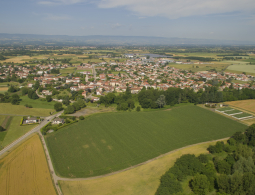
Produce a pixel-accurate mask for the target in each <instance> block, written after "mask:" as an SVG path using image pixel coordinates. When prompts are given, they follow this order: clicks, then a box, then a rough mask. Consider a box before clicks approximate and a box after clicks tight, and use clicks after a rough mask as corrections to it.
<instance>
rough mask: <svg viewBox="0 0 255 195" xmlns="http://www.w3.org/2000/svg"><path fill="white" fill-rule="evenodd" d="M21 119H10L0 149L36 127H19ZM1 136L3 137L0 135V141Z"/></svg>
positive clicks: (16, 117) (18, 117)
mask: <svg viewBox="0 0 255 195" xmlns="http://www.w3.org/2000/svg"><path fill="white" fill-rule="evenodd" d="M21 119H22V117H20V116H15V117H13V118H12V120H11V123H10V126H9V128H8V130H7V131H6V135H5V137H4V140H3V141H2V142H0V144H1V146H2V147H5V146H7V145H9V144H10V143H12V142H13V141H15V140H16V139H18V138H19V137H21V136H22V135H24V134H25V133H27V132H28V131H29V130H31V129H33V128H34V127H36V126H37V125H26V126H20V121H21ZM1 136H3V135H0V139H1ZM0 141H1V140H0Z"/></svg>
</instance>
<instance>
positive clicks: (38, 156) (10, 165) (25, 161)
mask: <svg viewBox="0 0 255 195" xmlns="http://www.w3.org/2000/svg"><path fill="white" fill-rule="evenodd" d="M0 194H3V195H7V194H8V195H32V194H33V195H47V194H49V195H56V192H55V189H54V187H53V183H52V179H51V176H50V172H49V169H48V165H47V161H46V158H45V154H44V151H43V147H42V144H41V141H40V139H39V136H38V135H34V136H33V137H31V138H30V139H28V140H27V141H25V142H24V143H22V144H21V145H20V146H18V147H17V148H16V149H15V150H13V151H12V152H10V154H8V155H7V156H5V157H3V158H2V159H1V160H0Z"/></svg>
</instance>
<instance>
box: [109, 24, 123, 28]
mask: <svg viewBox="0 0 255 195" xmlns="http://www.w3.org/2000/svg"><path fill="white" fill-rule="evenodd" d="M111 26H112V29H116V28H119V27H121V26H122V25H121V24H119V23H115V24H112V25H111Z"/></svg>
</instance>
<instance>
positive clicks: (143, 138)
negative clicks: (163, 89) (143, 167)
mask: <svg viewBox="0 0 255 195" xmlns="http://www.w3.org/2000/svg"><path fill="white" fill-rule="evenodd" d="M245 128H247V127H246V126H245V125H243V124H241V123H238V122H236V121H233V120H231V119H229V118H226V117H224V116H221V115H219V114H217V113H214V112H212V111H208V110H206V109H203V108H200V107H197V106H193V105H187V106H180V107H174V108H172V109H171V110H165V111H151V112H131V113H130V112H116V113H106V114H98V115H94V116H91V117H88V118H86V119H85V120H84V121H80V122H78V123H75V124H73V125H70V126H67V127H65V128H62V129H61V130H59V131H57V132H55V133H52V134H49V135H47V136H46V141H47V145H48V147H49V151H50V155H51V157H52V160H53V164H54V167H55V171H56V173H57V174H58V175H60V176H63V177H91V176H96V175H102V174H106V173H111V172H114V171H117V170H121V169H124V168H128V167H130V166H133V165H137V164H139V163H142V162H145V161H147V160H149V159H152V158H154V157H157V156H159V155H161V154H164V153H167V152H169V151H172V150H174V149H177V148H181V147H184V146H187V145H190V144H195V143H199V142H204V141H209V140H216V139H220V138H225V137H228V136H231V135H233V133H234V132H236V131H244V130H245Z"/></svg>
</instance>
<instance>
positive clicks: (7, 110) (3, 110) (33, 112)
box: [0, 103, 53, 116]
mask: <svg viewBox="0 0 255 195" xmlns="http://www.w3.org/2000/svg"><path fill="white" fill-rule="evenodd" d="M52 110H53V109H44V108H26V107H25V106H23V105H12V104H11V103H1V104H0V114H13V115H28V116H49V115H50V112H52Z"/></svg>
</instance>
